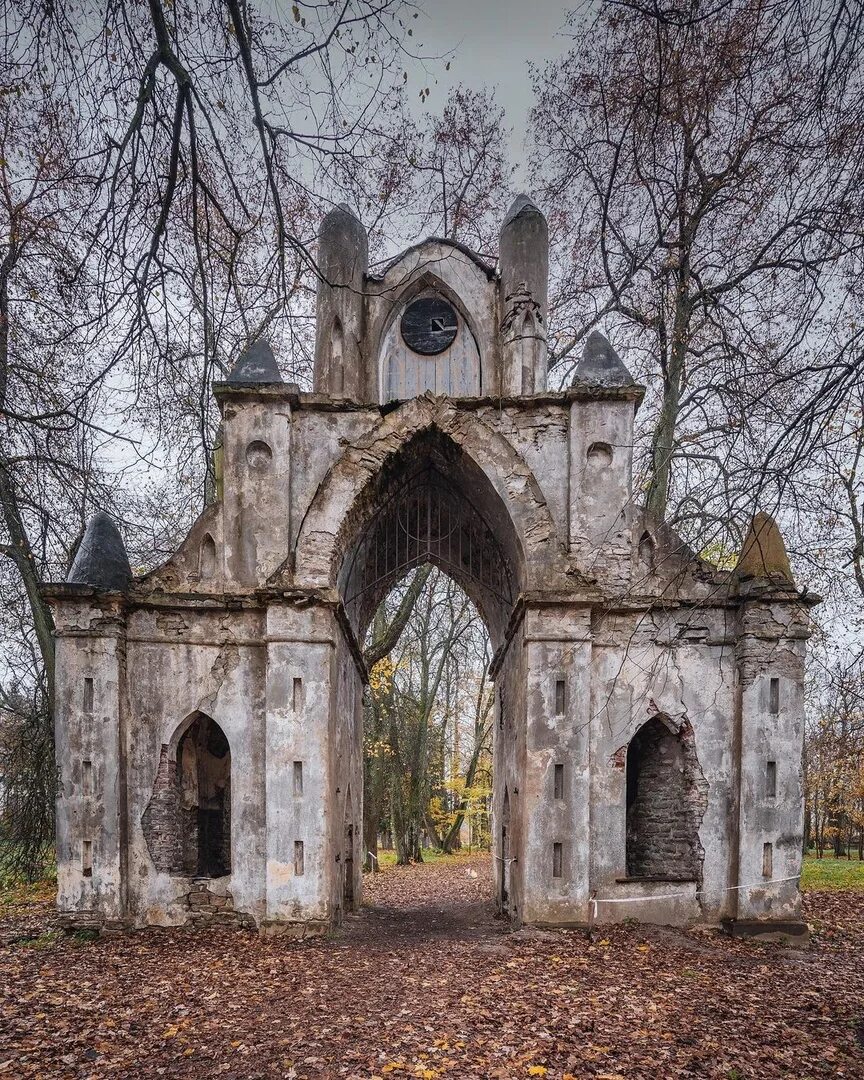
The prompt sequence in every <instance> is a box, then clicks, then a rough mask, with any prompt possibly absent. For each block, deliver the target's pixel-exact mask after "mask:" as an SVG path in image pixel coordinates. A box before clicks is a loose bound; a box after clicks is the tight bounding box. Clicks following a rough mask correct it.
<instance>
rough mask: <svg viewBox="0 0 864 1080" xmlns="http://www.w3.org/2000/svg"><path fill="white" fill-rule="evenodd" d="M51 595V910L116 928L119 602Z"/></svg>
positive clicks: (76, 922)
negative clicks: (53, 866) (54, 806)
mask: <svg viewBox="0 0 864 1080" xmlns="http://www.w3.org/2000/svg"><path fill="white" fill-rule="evenodd" d="M61 592H62V596H63V598H62V599H60V598H59V596H58V595H57V594H59V593H61ZM53 600H54V613H55V623H56V642H57V644H56V657H57V661H56V670H57V682H56V700H55V706H54V726H55V741H56V759H57V772H58V786H57V840H56V846H57V890H58V899H57V906H58V909H59V912H60V918H61V920H62V921H63V922H65V923H66V924H67V925H68V926H71V927H79V928H80V927H88V928H98V927H102V926H108V927H109V928H110V927H112V926H114V927H116V926H117V925H119V924H121V923H122V921H123V920H124V919H125V917H126V914H127V912H126V881H125V873H126V845H127V829H126V821H125V801H126V776H125V767H126V755H125V747H124V741H125V736H124V730H123V726H124V725H123V717H122V710H123V708H124V707H125V706H124V697H125V686H124V681H125V618H124V612H123V599H122V597H120V596H119V595H118V594H116V593H115V594H109V595H106V594H102V595H99V594H97V593H95V592H94V590H92V589H90V588H88V587H87V586H65V587H59V586H58V587H55V596H54V597H53Z"/></svg>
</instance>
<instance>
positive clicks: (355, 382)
mask: <svg viewBox="0 0 864 1080" xmlns="http://www.w3.org/2000/svg"><path fill="white" fill-rule="evenodd" d="M368 271H369V238H368V236H367V235H366V230H365V229H364V228H363V223H362V222H361V221H360V219H359V218H358V217H357V215H356V214H355V213H354V211H353V210H352V209H351V207H350V206H347V205H346V204H345V203H340V204H339V205H338V206H334V207H333V209H332V210H331V211H330V212H329V213H328V214H327V215H326V216H325V217H324V220H323V221H322V222H321V228H320V229H319V230H318V272H319V274H320V275H321V276H320V279H319V281H318V297H317V305H316V314H315V364H314V369H313V379H312V385H313V387H314V389H315V391H316V393H319V394H328V395H329V396H330V397H338V398H342V397H349V398H354V399H355V400H356V401H365V400H367V394H368V389H367V379H366V371H365V359H366V358H365V350H364V348H363V338H364V331H365V324H366V301H365V297H364V293H365V291H366V275H367V273H368ZM376 381H377V376H376ZM376 400H377V397H376Z"/></svg>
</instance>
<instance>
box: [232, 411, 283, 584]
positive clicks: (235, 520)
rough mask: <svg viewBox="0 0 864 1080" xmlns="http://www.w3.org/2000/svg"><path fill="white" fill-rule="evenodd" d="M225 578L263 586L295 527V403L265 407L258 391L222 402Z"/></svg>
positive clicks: (272, 571) (276, 566) (277, 566)
mask: <svg viewBox="0 0 864 1080" xmlns="http://www.w3.org/2000/svg"><path fill="white" fill-rule="evenodd" d="M222 409H223V417H224V423H223V445H222V455H223V469H224V498H223V503H222V514H223V536H224V540H225V542H224V560H225V561H224V574H225V581H226V583H228V584H229V585H231V584H234V585H263V584H264V583H265V582H266V581H267V579H268V577H269V576H270V575H271V574H272V573H274V571H276V570H277V569H278V568H279V566H280V565H281V563H282V562H283V561H284V559H285V553H286V551H287V549H288V537H289V535H290V528H291V520H290V514H291V403H290V400H289V399H288V396H287V395H285V397H284V398H280V399H279V401H278V407H272V406H271V407H270V408H267V409H262V408H261V406H260V402H259V401H258V400H257V399H256V395H255V393H254V392H248V393H246V392H245V391H244V392H240V393H237V392H235V393H232V394H230V395H229V396H227V397H225V398H224V399H223V402H222Z"/></svg>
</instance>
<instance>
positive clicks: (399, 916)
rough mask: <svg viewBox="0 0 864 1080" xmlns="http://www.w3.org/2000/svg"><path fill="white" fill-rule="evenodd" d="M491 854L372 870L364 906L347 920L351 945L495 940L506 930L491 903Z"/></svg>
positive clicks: (366, 945)
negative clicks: (455, 860) (378, 871)
mask: <svg viewBox="0 0 864 1080" xmlns="http://www.w3.org/2000/svg"><path fill="white" fill-rule="evenodd" d="M491 874H492V866H491V860H490V857H489V856H488V855H473V856H462V857H460V858H459V860H458V861H457V862H456V863H455V864H448V865H445V866H444V867H441V866H440V865H434V864H432V865H425V864H421V865H417V866H405V867H392V868H390V869H387V870H385V871H384V872H383V873H381V874H376V875H370V876H369V877H368V878H367V880H366V882H365V888H364V902H363V909H362V911H361V912H360V913H359V914H358V915H355V916H352V917H350V918H348V919H346V921H345V940H344V945H345V946H346V947H348V948H367V947H373V946H374V947H377V948H385V949H390V948H394V947H397V946H398V947H405V946H406V945H420V944H422V945H427V944H432V943H434V942H435V941H449V942H456V941H463V942H464V941H494V940H496V939H500V938H501V937H502V935H504V934H505V933H506V932H507V924H506V923H505V922H504V920H502V919H499V918H497V917H496V915H495V906H494V904H493V903H492V884H491Z"/></svg>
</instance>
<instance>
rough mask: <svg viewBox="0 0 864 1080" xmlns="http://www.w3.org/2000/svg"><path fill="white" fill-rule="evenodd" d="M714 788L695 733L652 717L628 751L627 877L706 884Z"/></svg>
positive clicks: (631, 742) (665, 720)
mask: <svg viewBox="0 0 864 1080" xmlns="http://www.w3.org/2000/svg"><path fill="white" fill-rule="evenodd" d="M707 788H708V785H707V783H706V781H705V778H704V776H703V774H702V770H701V769H700V767H699V762H698V759H697V757H696V749H695V744H694V740H693V730H692V728H691V727H690V725H689V724H686V723H685V724H684V725H683V726H682V728H681V729H680V731H678V730H676V729H675V727H674V725H673V724H672V723H671V721H669V720H668V719H666V718H665V717H652V718H651V719H650V720H649V721H648V722H647V723H646V724H643V726H642V727H641V728H640V729H639V730H638V731H637V732H636V734H635V735H634V736H633V738H632V740H631V741H630V744H629V746H628V747H627V876H628V877H632V878H647V879H655V880H656V879H660V880H669V879H671V880H687V881H698V880H701V875H702V860H703V857H704V854H705V853H704V851H703V849H702V845H701V843H700V840H699V828H700V826H701V824H702V817H703V815H704V813H705V807H706V805H707Z"/></svg>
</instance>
